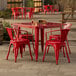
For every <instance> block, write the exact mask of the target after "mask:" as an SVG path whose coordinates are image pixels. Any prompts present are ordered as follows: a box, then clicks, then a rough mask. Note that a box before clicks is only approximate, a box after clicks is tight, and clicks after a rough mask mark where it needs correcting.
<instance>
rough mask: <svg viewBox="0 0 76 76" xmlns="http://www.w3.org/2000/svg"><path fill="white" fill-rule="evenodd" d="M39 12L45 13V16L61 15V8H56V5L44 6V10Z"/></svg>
mask: <svg viewBox="0 0 76 76" xmlns="http://www.w3.org/2000/svg"><path fill="white" fill-rule="evenodd" d="M39 11H41V12H42V11H43V12H44V14H46V13H47V14H50V12H51V14H54V13H55V12H57V13H59V7H58V6H55V5H44V6H43V9H40V10H39Z"/></svg>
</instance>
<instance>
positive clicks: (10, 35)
mask: <svg viewBox="0 0 76 76" xmlns="http://www.w3.org/2000/svg"><path fill="white" fill-rule="evenodd" d="M6 30H7V32H8V35H9V37H10V39H11V40H13V29H12V28H8V27H6Z"/></svg>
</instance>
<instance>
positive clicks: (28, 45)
mask: <svg viewBox="0 0 76 76" xmlns="http://www.w3.org/2000/svg"><path fill="white" fill-rule="evenodd" d="M28 47H29V52H30V56H31V60H33V57H32V53H31V47H30V43H28Z"/></svg>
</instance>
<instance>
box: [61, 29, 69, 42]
mask: <svg viewBox="0 0 76 76" xmlns="http://www.w3.org/2000/svg"><path fill="white" fill-rule="evenodd" d="M69 30H70V29H62V30H61V42H64V41H65V40H66V37H67V35H68V32H69Z"/></svg>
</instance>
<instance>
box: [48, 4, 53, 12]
mask: <svg viewBox="0 0 76 76" xmlns="http://www.w3.org/2000/svg"><path fill="white" fill-rule="evenodd" d="M49 7H50V11H51V13H52V12H53V5H49Z"/></svg>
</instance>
